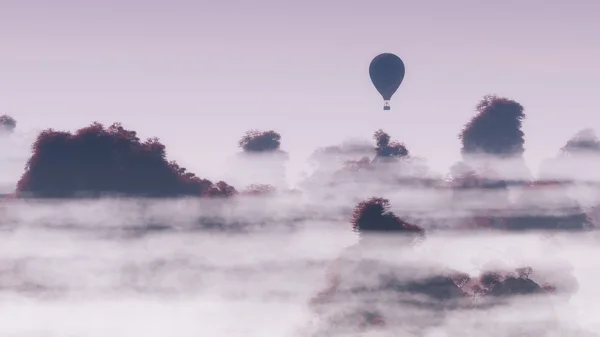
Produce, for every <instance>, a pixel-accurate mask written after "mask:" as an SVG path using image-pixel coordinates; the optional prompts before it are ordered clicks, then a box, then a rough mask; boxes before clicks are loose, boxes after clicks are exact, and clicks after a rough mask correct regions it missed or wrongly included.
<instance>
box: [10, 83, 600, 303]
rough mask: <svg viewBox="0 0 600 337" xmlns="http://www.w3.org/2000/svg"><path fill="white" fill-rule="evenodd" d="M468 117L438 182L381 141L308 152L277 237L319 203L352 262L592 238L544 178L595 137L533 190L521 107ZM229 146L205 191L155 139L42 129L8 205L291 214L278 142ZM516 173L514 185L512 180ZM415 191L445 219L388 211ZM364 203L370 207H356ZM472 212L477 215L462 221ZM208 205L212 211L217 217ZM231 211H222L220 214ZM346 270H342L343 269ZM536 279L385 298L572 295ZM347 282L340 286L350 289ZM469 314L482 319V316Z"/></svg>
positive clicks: (572, 202) (424, 285)
mask: <svg viewBox="0 0 600 337" xmlns="http://www.w3.org/2000/svg"><path fill="white" fill-rule="evenodd" d="M475 110H476V111H475V112H476V113H475V116H474V117H473V118H472V119H471V120H470V121H468V122H467V123H466V125H465V126H464V128H463V129H462V131H461V132H460V134H459V138H460V140H461V151H460V152H461V155H462V161H460V162H458V163H456V164H455V165H453V166H452V167H451V168H450V170H449V172H448V174H447V175H446V176H445V177H444V176H442V175H439V174H436V173H434V172H433V171H432V170H430V168H429V167H428V166H427V163H426V161H424V160H423V159H422V158H419V157H418V156H415V155H414V154H413V153H412V152H411V151H409V149H408V147H407V146H406V145H405V144H404V143H402V142H400V141H396V140H393V139H392V137H391V136H390V134H388V133H387V132H385V131H384V130H382V129H379V130H376V131H375V132H374V133H373V139H372V140H371V142H367V141H352V142H344V143H341V144H340V145H334V146H328V147H323V148H320V149H317V150H316V151H315V152H314V153H313V155H312V156H311V158H310V159H309V161H311V162H312V163H314V164H316V167H317V168H316V171H315V172H312V174H311V176H310V177H309V178H308V179H306V180H305V181H304V184H301V186H300V187H301V188H300V190H296V191H295V192H296V193H298V194H300V195H307V196H309V198H312V199H315V200H318V201H317V202H315V203H314V204H310V205H309V206H307V207H306V208H305V209H303V210H302V211H299V213H298V215H293V216H291V215H290V216H289V218H293V220H289V219H288V220H286V221H288V222H285V223H284V222H283V221H281V222H282V223H278V226H282V227H283V226H290V227H294V226H298V224H302V223H304V222H305V221H306V220H307V219H315V218H318V217H319V216H322V214H320V211H319V209H318V208H317V205H316V204H317V203H318V202H322V203H324V204H323V205H322V206H321V207H325V208H326V207H328V206H327V202H329V201H331V200H334V199H335V198H339V197H341V198H345V199H343V200H345V202H346V204H345V205H346V206H345V207H346V208H344V209H345V210H347V211H348V212H347V214H346V213H345V215H344V218H345V219H346V221H345V225H348V224H349V225H350V226H349V227H350V228H349V229H348V230H352V231H353V232H355V233H356V234H357V236H358V243H357V244H356V245H357V246H356V247H358V248H356V249H355V248H350V249H349V250H347V251H345V252H346V253H348V254H350V255H352V254H355V253H356V252H357V251H358V252H359V253H360V252H361V250H362V249H366V248H364V247H377V246H378V245H379V244H380V243H381V242H383V241H380V240H378V239H377V237H378V235H383V236H385V237H387V238H388V239H389V240H392V241H394V240H395V241H394V242H396V244H397V245H398V247H399V246H402V242H404V243H408V242H409V241H410V243H411V245H418V244H419V243H421V242H424V241H425V240H427V236H428V235H429V233H435V231H436V230H440V229H455V230H459V231H460V230H462V231H471V232H476V231H496V232H526V231H531V230H544V231H548V232H559V231H567V232H585V231H589V230H593V229H594V228H595V221H594V220H596V219H600V216H597V214H598V213H594V212H595V211H596V210H597V208H585V207H582V206H581V205H580V203H579V202H578V201H577V200H576V199H574V198H572V197H571V196H570V195H569V193H568V191H567V187H568V186H567V185H568V184H571V183H573V182H574V180H575V179H571V178H570V179H566V178H565V179H558V178H556V177H554V176H552V177H550V176H551V175H552V174H550V173H552V172H550V171H552V169H555V168H556V167H558V166H560V165H562V164H560V165H559V163H561V162H564V161H568V160H573V158H580V157H581V158H584V157H586V156H590V155H591V156H597V155H598V154H600V140H599V139H598V137H597V136H596V135H595V133H594V132H593V130H591V129H585V130H582V131H580V132H578V133H577V134H576V135H574V136H573V137H572V139H570V140H568V141H567V142H566V144H565V145H564V146H563V147H562V148H561V149H560V150H559V151H558V152H557V156H556V158H553V159H552V160H550V161H548V162H547V163H546V164H545V165H546V166H543V168H542V170H541V172H540V176H539V179H536V178H534V177H533V175H532V174H531V173H530V172H529V169H528V168H527V167H526V166H525V162H524V160H523V153H524V151H525V135H524V133H523V131H522V130H521V128H522V121H523V119H524V118H525V113H524V108H523V106H522V105H520V104H519V103H517V102H516V101H514V100H511V99H508V98H504V97H499V96H495V95H487V96H485V97H484V98H483V99H482V100H481V101H480V102H479V103H478V104H477V106H476V109H475ZM15 126H16V122H15V121H14V119H12V118H10V117H9V116H6V115H5V116H2V117H0V132H5V133H10V132H12V130H13V129H14V128H15ZM2 128H3V129H2ZM3 130H4V131H3ZM237 145H238V146H239V148H240V149H241V151H240V152H239V153H237V154H236V157H235V159H236V161H235V163H234V165H233V166H232V168H231V172H230V174H229V177H228V178H227V179H224V181H221V180H218V181H216V182H213V181H212V180H209V179H207V178H200V177H198V176H197V175H196V174H194V173H192V172H189V171H188V170H187V169H186V168H184V167H182V166H180V165H179V164H178V163H177V162H175V161H170V160H168V157H167V150H166V146H165V145H164V144H163V143H161V141H160V140H159V139H158V138H149V139H146V140H141V139H140V138H139V137H138V136H137V133H136V132H135V131H133V130H130V129H126V128H125V127H123V126H122V125H121V124H120V123H114V124H112V125H110V126H108V127H107V126H104V125H102V124H100V123H97V122H95V123H92V124H91V125H89V126H86V127H83V128H81V129H79V130H77V131H75V132H73V133H71V132H65V131H57V130H53V129H47V130H44V131H42V132H41V133H40V134H39V135H38V136H37V139H36V140H35V142H34V143H33V145H32V152H31V156H30V157H29V159H28V161H27V164H26V166H25V170H24V172H23V174H22V176H21V178H20V179H19V181H18V182H17V187H16V190H15V196H16V197H17V198H21V199H27V198H62V199H76V198H97V197H105V196H125V197H136V198H178V197H188V198H189V197H191V198H202V199H203V200H209V199H210V200H216V201H219V202H223V204H222V205H239V201H240V200H249V199H252V200H254V201H256V202H255V203H253V204H252V207H254V209H253V210H254V211H261V210H262V211H264V212H269V211H271V212H272V213H273V214H277V213H278V212H279V213H285V212H290V211H289V210H288V209H285V210H284V209H279V207H281V206H279V205H277V203H276V202H275V201H276V200H277V198H278V197H279V196H282V195H283V194H282V192H290V189H289V187H288V186H287V185H286V181H285V179H286V167H285V165H286V163H287V162H288V160H289V154H288V153H287V152H285V151H284V150H282V149H281V145H282V136H281V135H280V134H279V133H277V132H276V131H274V130H266V131H260V130H249V131H247V132H246V133H245V134H244V135H242V137H241V138H240V139H239V141H238V143H237ZM577 160H579V159H577ZM505 162H508V164H506V163H505ZM515 167H516V170H517V173H515V172H511V171H510V169H514V168H515ZM548 172H550V173H548ZM234 186H235V187H234ZM350 187H353V188H354V189H351V188H350ZM594 188H596V187H594ZM419 189H428V190H429V191H433V192H432V193H439V194H443V195H445V196H447V197H446V199H443V200H444V202H445V204H444V205H439V207H438V209H435V210H432V211H430V212H433V211H440V212H441V211H444V212H447V213H448V215H444V216H440V217H437V218H435V219H433V218H431V219H430V218H427V216H426V215H415V214H404V211H403V210H404V208H402V207H401V206H403V205H397V206H398V207H399V208H401V209H402V210H400V211H392V203H391V201H390V200H391V198H388V197H387V194H393V193H398V192H400V191H409V192H410V193H416V192H415V191H418V190H419ZM411 191H412V192H411ZM305 193H306V194H305ZM311 193H312V194H311ZM366 195H370V197H368V198H365V196H366ZM246 197H247V199H244V198H246ZM257 197H264V198H257ZM298 200H299V199H298ZM338 200H339V199H338ZM473 201H476V202H479V203H480V204H483V205H484V206H483V207H481V208H479V209H470V208H469V207H470V204H471V203H473ZM226 203H230V204H226ZM236 203H237V204H236ZM211 205H212V206H210V207H213V208H214V209H219V208H218V207H220V206H216V204H211ZM207 207H208V206H207ZM228 207H229V206H228ZM214 209H213V211H214ZM234 209H235V208H234V207H230V208H223V212H226V211H224V210H234ZM286 215H287V214H286ZM0 221H1V220H0ZM269 221H270V222H279V221H280V220H279V219H277V220H275V218H274V217H269V216H265V217H263V218H261V219H239V218H235V219H233V220H230V221H227V220H226V219H225V216H224V215H220V216H215V215H214V214H211V215H203V216H201V217H200V218H199V219H198V221H197V223H198V228H199V229H203V230H219V231H238V232H243V231H245V230H246V231H247V230H248V229H249V228H251V227H252V225H257V224H258V225H259V226H258V227H260V226H266V225H267V223H268V222H269ZM303 221H304V222H303ZM253 222H254V223H253ZM291 222H294V223H293V224H291ZM294 228H295V227H294ZM426 233H427V235H426ZM401 238H405V239H408V240H405V241H402V240H404V239H401ZM411 245H405V246H411ZM411 247H412V246H411ZM346 253H344V254H346ZM360 254H362V253H360ZM360 254H359V255H360ZM346 257H348V256H346ZM355 267H356V266H354V267H352V266H350V269H352V268H355ZM356 268H358V267H356ZM361 268H362V267H361ZM535 270H537V269H536V267H530V266H523V267H521V268H517V269H514V268H512V269H511V268H504V267H503V268H500V267H486V268H484V269H482V270H481V273H480V275H479V276H478V277H471V276H469V275H467V274H465V273H463V272H460V271H456V270H448V269H444V271H440V272H438V273H437V274H435V275H431V277H429V278H426V279H423V280H420V281H410V282H408V283H406V282H405V283H397V284H394V285H393V287H395V288H394V289H396V290H398V291H402V292H406V293H409V294H413V295H415V294H418V295H419V296H421V295H423V296H426V297H427V298H428V299H429V301H431V302H430V303H433V304H432V306H433V307H436V308H438V309H439V308H443V310H446V309H449V308H450V307H455V306H456V305H457V304H456V303H458V302H461V301H465V300H466V301H467V302H468V303H470V304H469V305H470V306H471V308H472V307H473V304H472V303H473V302H469V301H475V299H477V301H479V300H483V302H484V303H485V305H496V304H497V302H495V300H494V298H508V297H511V296H516V295H540V294H541V295H547V294H551V293H561V292H563V293H566V292H569V291H573V289H574V288H576V281H575V282H571V284H568V282H567V283H565V284H560V282H558V283H548V284H544V283H541V281H537V280H536V279H535V278H530V274H531V273H532V271H533V273H534V274H535ZM554 273H555V274H556V275H561V277H562V278H563V279H569V277H570V276H569V272H568V271H566V270H563V269H560V270H555V271H554ZM352 275H353V274H351V275H350V276H346V277H350V278H353V276H352ZM561 277H558V279H560V278H561ZM390 282H391V281H390ZM394 282H395V281H394ZM573 284H575V285H573ZM335 286H336V285H335V283H334V284H333V286H332V287H330V288H327V289H326V291H324V292H322V293H321V294H320V295H319V298H320V300H324V301H326V299H327V297H328V296H329V295H328V294H330V293H331V292H335ZM450 303H452V304H450ZM477 303H479V302H477ZM476 308H484V305H483V304H482V305H481V306H476ZM438 309H436V310H438Z"/></svg>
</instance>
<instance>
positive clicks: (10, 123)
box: [0, 115, 17, 135]
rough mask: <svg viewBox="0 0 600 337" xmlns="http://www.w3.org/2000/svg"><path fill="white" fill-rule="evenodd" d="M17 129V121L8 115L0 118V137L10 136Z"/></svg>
mask: <svg viewBox="0 0 600 337" xmlns="http://www.w3.org/2000/svg"><path fill="white" fill-rule="evenodd" d="M16 127H17V121H16V120H15V119H14V118H12V117H11V116H9V115H1V116H0V135H2V134H5V135H6V134H11V133H13V132H14V130H15V128H16Z"/></svg>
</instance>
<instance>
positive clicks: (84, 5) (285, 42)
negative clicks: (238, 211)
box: [0, 0, 600, 178]
mask: <svg viewBox="0 0 600 337" xmlns="http://www.w3.org/2000/svg"><path fill="white" fill-rule="evenodd" d="M598 17H600V1H597V0H588V1H576V0H574V1H538V0H520V1H514V0H503V1H482V0H479V1H474V0H473V1H466V0H459V1H448V0H434V1H403V0H389V1H378V0H369V1H347V0H346V1H341V0H335V1H316V0H309V1H293V2H291V1H273V0H270V1H262V0H261V1H247V0H236V1H224V0H220V1H174V0H169V1H166V0H165V1H150V0H148V1H131V0H102V1H91V0H90V1H83V0H81V1H75V0H71V1H64V0H53V1H43V0H40V1H28V0H0V50H1V52H0V113H8V114H11V115H13V116H14V117H15V118H16V119H17V120H18V121H19V125H18V127H19V129H20V130H21V132H27V131H33V130H37V129H41V128H48V127H53V128H57V129H69V130H74V129H76V128H79V127H82V126H85V125H87V124H89V123H90V122H92V121H94V120H98V121H101V122H105V123H110V122H113V121H121V122H123V123H124V125H125V126H126V127H130V128H133V129H135V130H137V131H139V133H140V134H141V135H142V136H143V137H149V136H158V137H159V138H161V139H162V140H163V141H164V143H165V144H166V145H167V150H168V154H169V157H170V158H173V159H177V160H178V161H179V162H180V163H182V164H183V165H184V166H187V167H188V168H189V169H190V170H192V171H194V172H197V173H198V174H199V175H201V176H203V175H209V178H210V175H214V174H216V173H215V172H217V171H218V169H219V168H218V163H221V162H222V161H223V160H224V159H225V157H227V156H231V155H233V154H234V152H235V151H236V142H237V139H238V138H239V137H240V136H241V135H242V134H243V132H244V131H245V130H247V129H249V128H272V129H275V130H277V131H279V132H280V133H281V134H282V136H283V148H284V149H286V150H288V151H289V152H290V153H291V155H292V156H294V155H296V156H305V155H307V154H308V153H309V152H312V151H313V150H314V149H315V148H316V147H318V146H320V145H330V144H334V143H338V142H341V141H343V140H344V139H346V138H348V137H355V136H357V137H365V138H370V136H371V134H372V133H373V131H374V130H376V129H378V128H383V129H384V130H386V131H388V132H389V133H390V134H391V135H392V137H393V138H396V139H399V140H401V141H404V142H405V143H406V144H407V146H408V148H409V149H410V150H411V151H412V152H413V153H414V154H416V155H421V156H425V157H427V158H428V160H429V161H430V162H431V163H432V164H433V165H434V166H435V167H439V168H443V167H445V166H448V165H450V164H452V162H454V161H455V160H457V159H458V157H459V154H458V150H459V143H458V140H457V139H456V135H457V133H458V132H459V131H460V129H461V127H462V126H463V125H464V123H465V122H466V121H467V120H468V119H469V118H470V117H471V116H472V115H473V113H474V112H473V110H474V106H475V104H476V103H477V101H478V100H479V99H480V98H481V97H482V96H483V95H484V94H487V93H497V94H499V95H504V96H508V97H510V98H513V99H515V100H517V101H519V102H521V103H522V104H523V105H524V106H525V108H526V112H527V114H528V118H527V120H526V122H525V131H526V137H527V143H526V147H527V153H526V157H527V159H528V160H529V162H530V164H531V165H532V168H533V169H534V170H535V169H537V164H538V162H539V161H540V160H541V159H543V158H545V157H548V156H551V155H554V153H555V152H556V151H557V149H558V148H559V147H560V146H561V145H562V144H563V143H564V142H565V141H566V140H567V138H569V137H570V136H571V135H572V134H573V133H575V132H576V131H577V130H579V129H581V128H584V127H593V128H597V129H600V119H599V118H598V117H597V115H598V112H600V101H599V100H598V98H597V97H598V90H599V89H600V86H599V85H598V81H597V79H598V78H599V77H600V63H599V60H600V39H598V36H597V34H598V32H599V31H600V20H597V18H598ZM381 52H393V53H396V54H397V55H399V56H400V57H401V58H402V59H403V60H404V62H405V64H406V69H407V74H406V77H405V80H404V83H403V84H402V86H401V87H400V89H399V90H398V92H397V93H396V95H395V96H394V98H393V99H392V102H391V104H392V110H391V111H382V109H381V107H382V101H381V97H380V96H379V95H378V93H377V92H376V91H375V89H374V88H373V87H372V84H371V83H370V80H369V77H368V64H369V62H370V60H371V59H372V57H374V56H375V55H377V54H379V53H381ZM374 117H375V118H374ZM342 118H345V120H344V122H340V120H341V119H342ZM167 121H170V122H169V123H167ZM559 128H560V129H559ZM425 129H427V130H428V131H427V133H425ZM216 134H222V139H221V140H220V141H218V142H215V141H214V139H215V135H216ZM201 155H202V156H203V157H204V158H206V157H205V156H206V155H208V156H209V157H214V158H215V159H214V160H215V161H214V163H212V164H208V163H205V162H204V161H203V160H201ZM215 163H217V164H215Z"/></svg>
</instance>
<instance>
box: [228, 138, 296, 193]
mask: <svg viewBox="0 0 600 337" xmlns="http://www.w3.org/2000/svg"><path fill="white" fill-rule="evenodd" d="M238 145H239V146H240V147H241V148H242V150H243V151H242V152H241V153H238V155H237V157H236V163H235V165H233V167H231V168H230V169H229V171H228V173H227V180H228V181H230V182H232V183H233V184H235V185H236V186H238V187H241V188H243V187H248V186H250V185H256V184H268V185H273V186H275V187H277V188H282V187H284V186H285V185H286V179H285V178H286V168H285V164H286V162H287V160H288V159H289V156H288V154H287V152H285V151H283V150H281V149H280V145H281V135H280V134H279V133H277V132H275V131H273V130H269V131H259V130H249V131H247V132H246V133H245V134H244V136H243V137H242V138H241V139H240V140H239V142H238ZM240 167H243V170H239V168H240Z"/></svg>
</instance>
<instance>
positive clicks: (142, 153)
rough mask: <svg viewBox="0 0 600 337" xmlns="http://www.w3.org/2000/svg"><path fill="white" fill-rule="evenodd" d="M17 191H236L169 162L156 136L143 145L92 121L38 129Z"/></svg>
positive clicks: (117, 128)
mask: <svg viewBox="0 0 600 337" xmlns="http://www.w3.org/2000/svg"><path fill="white" fill-rule="evenodd" d="M16 191H17V194H18V195H19V196H34V197H39V198H69V197H76V196H100V195H114V194H117V195H124V196H142V197H177V196H198V197H200V196H207V197H229V196H232V195H234V194H235V193H236V191H235V189H234V188H233V187H232V186H230V185H228V184H227V183H225V182H223V181H219V182H217V183H213V182H211V181H210V180H207V179H202V178H199V177H197V176H196V175H195V174H194V173H192V172H188V171H187V170H186V169H185V168H184V167H181V166H179V165H178V164H177V163H176V162H174V161H168V160H167V154H166V147H165V145H163V144H162V143H161V142H160V141H159V139H158V138H150V139H147V140H145V141H142V140H140V139H139V138H138V136H137V133H136V132H135V131H132V130H128V129H125V128H124V127H123V126H122V125H121V124H119V123H115V124H112V125H110V126H109V127H105V126H104V125H102V124H100V123H93V124H91V125H89V126H87V127H85V128H81V129H79V130H77V131H76V132H75V133H70V132H65V131H56V130H53V129H48V130H45V131H42V132H41V133H40V134H39V135H38V137H37V139H36V141H35V142H34V144H33V146H32V155H31V157H30V158H29V160H28V161H27V164H26V168H25V172H24V173H23V175H22V176H21V179H20V180H19V182H18V183H17V189H16Z"/></svg>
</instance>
